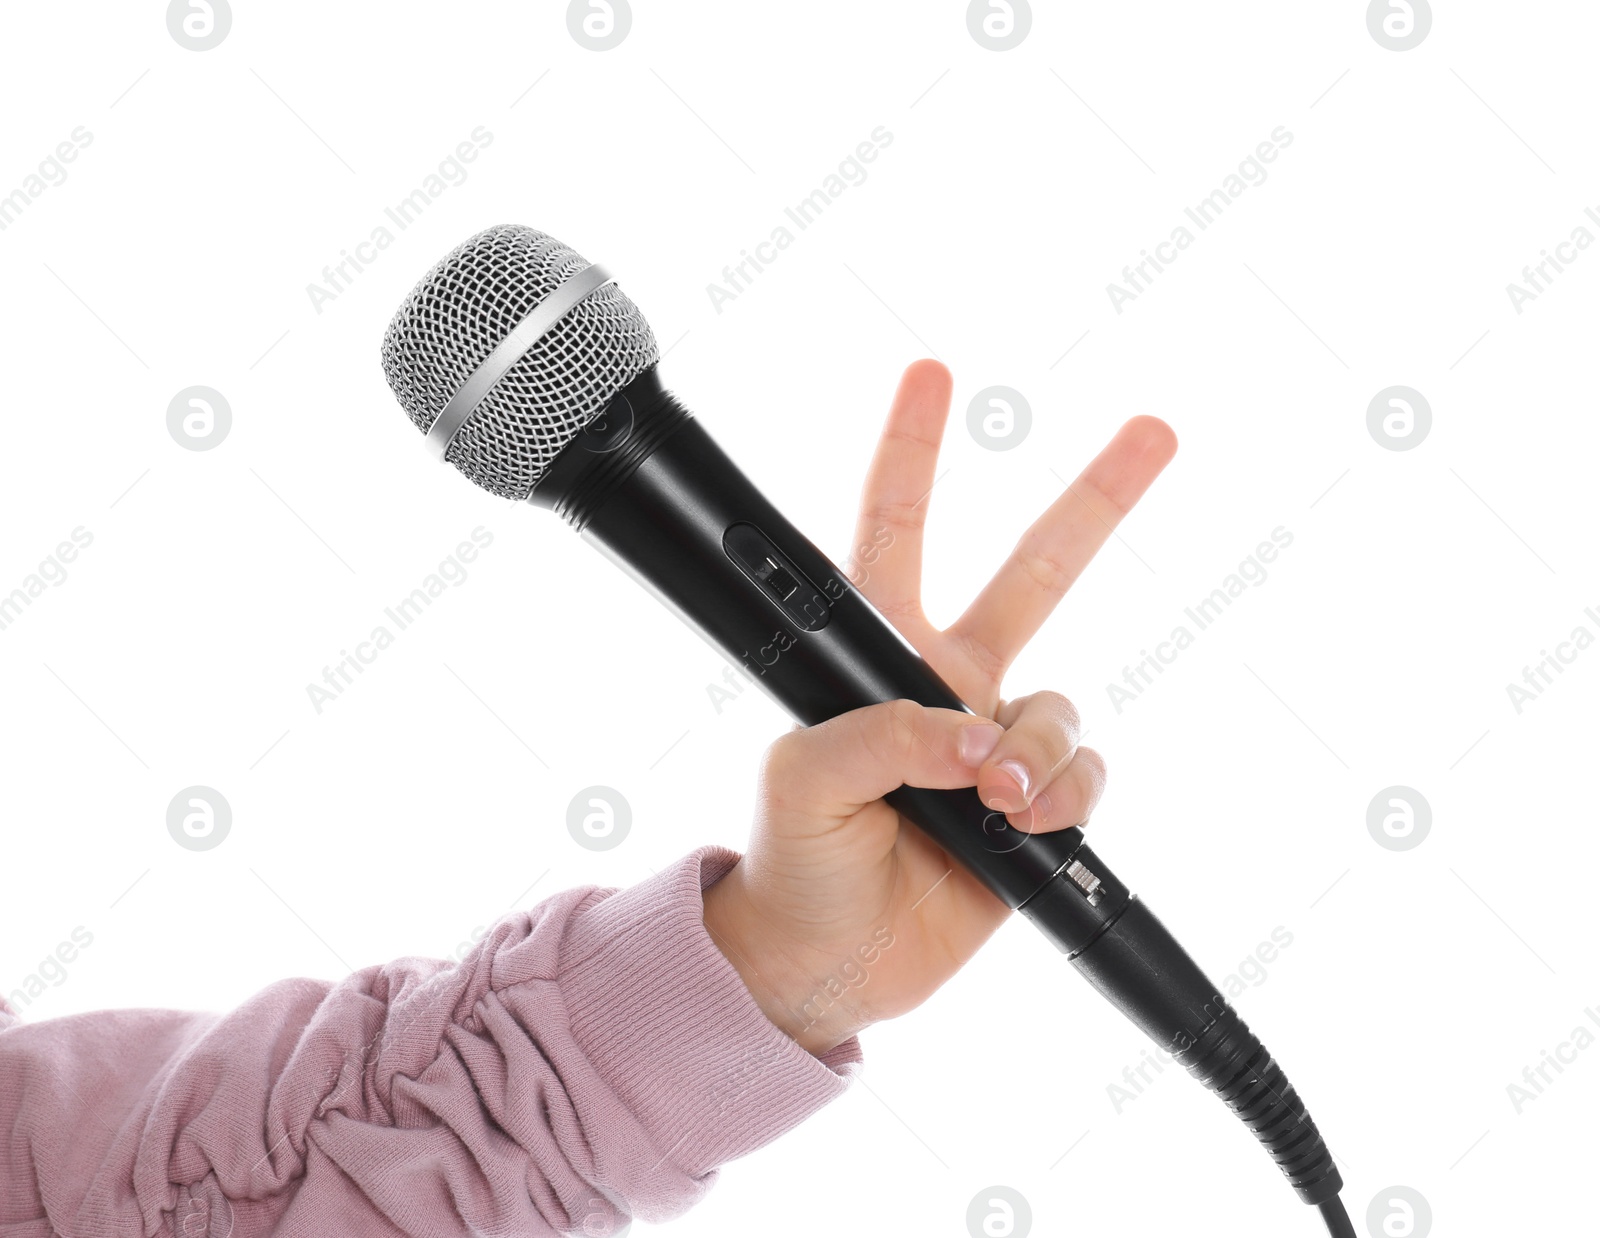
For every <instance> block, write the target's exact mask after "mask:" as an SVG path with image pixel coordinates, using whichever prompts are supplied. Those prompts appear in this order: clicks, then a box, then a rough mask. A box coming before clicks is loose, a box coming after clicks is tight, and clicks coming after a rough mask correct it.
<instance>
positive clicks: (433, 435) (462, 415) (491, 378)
mask: <svg viewBox="0 0 1600 1238" xmlns="http://www.w3.org/2000/svg"><path fill="white" fill-rule="evenodd" d="M614 282H615V280H614V278H613V277H612V275H611V274H610V272H608V271H607V270H606V269H605V268H604V267H602V266H601V265H600V264H599V263H592V264H590V265H589V266H586V267H584V268H583V270H581V271H579V272H578V273H577V274H576V275H571V276H569V277H568V278H567V279H566V280H565V281H564V282H563V283H562V284H561V285H560V286H559V287H558V288H557V289H556V290H555V291H554V292H552V293H551V294H550V295H549V296H547V297H546V298H545V299H544V300H543V301H540V302H539V304H538V305H536V306H534V307H533V312H532V313H530V314H529V315H528V316H527V317H526V318H524V319H523V320H522V321H521V322H519V323H518V324H517V325H516V327H515V328H514V329H513V330H512V332H511V334H510V335H508V336H506V338H505V339H503V340H501V341H500V343H499V344H498V345H497V346H496V347H495V350H494V351H493V352H491V353H490V354H489V355H488V356H487V357H485V358H484V359H483V364H482V365H480V366H478V368H477V369H475V370H474V371H472V373H471V374H469V375H468V376H467V381H466V382H464V383H462V384H461V386H460V387H459V388H457V389H456V393H455V395H453V396H451V397H450V402H449V403H448V404H446V405H445V406H444V410H443V411H442V412H441V413H440V414H439V415H438V416H437V417H436V418H434V421H433V425H432V426H430V427H429V428H428V446H429V447H430V448H431V449H432V450H433V453H434V454H435V455H436V456H437V457H438V458H439V459H440V460H443V459H444V457H445V452H447V451H448V450H449V449H450V440H451V439H453V438H455V436H456V432H457V431H459V430H460V429H461V427H462V426H463V425H464V424H466V420H467V418H468V417H470V416H472V411H473V409H475V408H477V407H478V405H479V404H481V403H482V402H483V398H484V397H485V396H486V395H488V394H489V392H490V390H491V389H492V388H493V387H494V385H495V384H496V383H497V382H499V381H500V380H501V379H502V378H504V377H505V375H506V371H507V370H509V369H510V368H511V367H512V366H513V365H515V364H516V363H517V362H518V361H519V360H520V359H521V358H522V354H523V353H525V352H527V351H528V349H530V348H532V347H533V346H534V345H535V344H536V343H538V342H539V340H540V339H541V338H542V337H543V336H544V335H546V334H547V333H548V332H549V330H550V328H551V327H553V326H555V325H556V323H557V322H558V321H559V320H560V318H561V316H562V315H563V314H565V313H566V312H567V311H568V310H570V309H571V308H572V307H573V306H575V305H577V304H578V302H579V301H581V300H583V299H584V298H585V297H586V296H588V295H589V294H590V293H591V292H596V291H598V290H599V289H601V288H604V287H605V286H606V285H607V284H610V283H614Z"/></svg>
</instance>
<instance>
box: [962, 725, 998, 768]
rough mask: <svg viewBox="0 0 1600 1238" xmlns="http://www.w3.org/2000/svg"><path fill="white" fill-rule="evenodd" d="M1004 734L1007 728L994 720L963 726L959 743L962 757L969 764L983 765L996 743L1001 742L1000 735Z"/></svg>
mask: <svg viewBox="0 0 1600 1238" xmlns="http://www.w3.org/2000/svg"><path fill="white" fill-rule="evenodd" d="M1004 734H1005V730H1004V729H1003V728H1002V727H1000V726H999V725H998V724H996V723H993V722H985V723H980V724H978V725H975V726H969V727H963V728H962V730H961V738H960V741H959V743H958V750H959V751H960V753H961V759H962V760H963V761H964V762H966V764H968V765H972V766H978V765H982V764H983V763H984V762H985V761H987V760H988V759H989V754H990V753H991V752H993V751H994V750H995V745H997V744H998V743H999V742H1000V737H1001V736H1002V735H1004Z"/></svg>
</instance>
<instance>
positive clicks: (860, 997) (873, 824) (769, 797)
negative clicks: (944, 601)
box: [706, 361, 1177, 1052]
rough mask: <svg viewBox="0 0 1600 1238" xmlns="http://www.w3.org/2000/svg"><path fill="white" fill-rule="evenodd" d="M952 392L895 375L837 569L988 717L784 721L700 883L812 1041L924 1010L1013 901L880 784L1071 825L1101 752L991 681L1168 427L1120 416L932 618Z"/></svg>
mask: <svg viewBox="0 0 1600 1238" xmlns="http://www.w3.org/2000/svg"><path fill="white" fill-rule="evenodd" d="M950 393H951V381H950V373H949V371H948V370H946V369H945V367H944V366H942V365H940V364H939V363H938V362H936V361H919V362H917V363H916V364H914V365H912V366H911V367H910V368H909V369H907V370H906V372H905V375H904V376H903V377H902V379H901V381H900V389H899V391H898V392H897V393H896V394H895V399H894V403H893V405H892V406H891V408H890V410H889V418H888V421H887V423H886V424H885V426H884V429H883V436H882V438H881V440H880V441H879V444H878V449H877V451H876V453H875V454H874V455H873V458H872V464H871V466H870V468H869V469H868V471H867V480H866V485H865V487H864V488H863V491H862V496H861V510H860V515H859V518H858V522H857V525H856V538H855V542H854V545H855V546H857V547H858V548H874V549H875V550H876V556H875V558H874V560H873V562H872V564H871V566H870V571H868V572H865V573H863V572H861V571H860V570H859V568H860V566H861V565H859V564H852V565H851V569H852V570H851V576H852V578H854V579H857V580H858V581H859V582H860V588H861V591H862V592H863V593H864V594H865V595H866V597H867V599H868V600H869V601H871V602H872V604H873V605H874V606H876V607H877V608H878V609H879V610H880V611H882V612H883V614H884V615H885V616H886V617H887V618H888V619H889V621H890V622H891V623H893V624H894V626H895V627H896V628H897V629H898V630H899V631H900V633H901V634H902V635H903V636H904V637H905V638H906V639H907V640H908V641H909V642H910V643H911V644H912V646H914V647H915V648H916V650H917V652H918V653H920V654H921V655H922V656H923V657H924V658H925V659H926V660H927V661H928V663H929V664H930V665H931V666H932V667H933V669H934V670H935V671H937V672H938V673H939V675H940V676H941V677H942V678H943V679H944V680H945V682H946V683H948V684H949V685H950V686H951V687H952V688H953V689H955V691H956V693H957V694H958V695H959V696H960V697H961V698H962V700H964V701H966V702H967V704H968V705H970V706H971V707H972V708H973V709H974V710H976V711H977V712H978V714H980V715H982V716H983V717H984V718H993V719H994V722H987V721H981V720H975V719H973V718H972V717H970V716H969V715H966V714H963V713H959V712H957V711H953V710H943V709H929V708H926V707H924V706H920V705H917V704H915V703H913V702H911V701H892V702H889V703H887V704H884V705H874V706H870V707H868V708H866V709H858V710H854V711H852V712H851V713H848V714H843V715H841V716H840V717H838V718H834V719H832V720H830V721H828V722H825V723H822V724H821V725H820V726H815V727H809V728H805V729H798V730H795V731H793V732H791V733H790V734H788V735H785V736H784V737H783V738H781V739H779V740H778V741H777V742H776V743H774V744H773V745H772V747H771V748H769V749H768V751H767V756H766V761H765V764H764V766H763V769H762V777H761V797H760V805H759V808H758V812H757V818H756V823H755V831H754V834H753V836H752V839H751V843H750V847H749V849H748V851H747V853H746V855H745V858H744V859H743V860H741V861H740V863H739V864H738V865H737V866H736V867H735V868H734V869H733V870H732V871H731V872H730V873H729V874H728V875H727V876H726V877H724V878H723V879H722V881H720V882H718V883H717V884H716V885H715V886H713V887H711V889H710V890H708V891H707V893H706V925H707V927H708V929H710V931H711V933H712V937H713V940H715V941H717V944H718V945H719V946H720V947H721V948H722V950H723V952H724V954H725V955H726V956H727V957H728V959H729V961H730V962H731V963H733V965H734V966H735V968H737V969H738V971H739V973H740V975H741V976H742V977H743V978H744V980H745V983H746V985H747V986H748V987H749V988H750V990H751V992H752V994H754V996H755V998H756V1000H757V1001H758V1002H759V1003H760V1004H761V1007H762V1009H763V1010H764V1011H765V1012H766V1014H767V1016H768V1017H769V1018H771V1019H772V1020H773V1022H774V1023H776V1024H777V1025H778V1026H779V1027H781V1028H783V1029H784V1030H785V1031H787V1032H789V1033H790V1034H791V1035H793V1036H794V1037H795V1038H796V1040H797V1041H799V1043H801V1044H802V1045H804V1046H805V1047H806V1048H808V1049H811V1050H812V1051H813V1052H820V1051H822V1050H825V1049H827V1048H830V1047H832V1046H833V1045H835V1044H838V1043H839V1042H840V1041H842V1040H844V1039H845V1038H846V1037H848V1036H849V1035H851V1034H853V1033H854V1032H855V1031H857V1030H859V1029H860V1028H862V1027H865V1026H866V1025H867V1024H869V1023H872V1022H875V1021H877V1020H879V1019H884V1018H892V1017H893V1016H895V1015H898V1014H902V1013H904V1012H905V1011H907V1010H910V1009H912V1008H913V1007H915V1006H917V1005H919V1004H920V1003H921V1002H923V1001H924V1000H926V999H927V997H928V996H929V995H930V994H932V993H933V991H934V990H935V989H937V988H938V987H939V986H940V985H941V984H943V983H944V981H945V980H947V979H949V977H950V976H951V975H953V974H954V973H955V972H956V971H957V970H958V969H959V968H960V967H961V965H962V964H964V963H965V962H966V961H967V960H968V959H969V958H971V957H972V955H973V954H974V953H975V952H976V951H977V949H978V947H979V946H980V945H982V944H983V942H984V941H985V940H986V939H987V938H988V937H989V935H990V934H991V933H993V932H994V930H995V929H996V928H998V927H999V925H1000V924H1001V923H1002V922H1003V921H1004V919H1005V917H1006V915H1007V914H1009V913H1008V911H1007V908H1006V907H1005V905H1004V904H1003V903H1001V902H1000V901H999V900H998V899H996V898H995V897H994V896H993V895H992V894H990V893H989V891H988V890H987V889H985V888H984V886H983V885H982V883H980V882H979V881H978V879H977V878H976V877H973V876H972V875H971V874H970V873H968V872H967V871H966V870H965V869H964V868H961V867H960V866H958V865H956V864H955V863H954V862H953V861H951V860H950V859H949V858H948V857H947V856H946V855H945V853H944V851H943V850H942V849H941V848H939V847H938V846H937V845H936V844H935V843H933V842H932V841H931V840H930V839H929V838H928V837H927V836H926V835H924V834H923V833H922V832H921V831H919V830H917V829H915V828H914V827H912V826H911V823H910V822H908V821H905V820H903V819H902V818H901V817H900V816H899V814H898V813H896V812H895V810H894V809H893V808H891V807H889V805H888V804H886V803H884V802H883V800H882V799H881V798H880V797H881V796H883V795H885V794H887V793H888V792H890V791H892V790H894V789H895V788H896V787H898V786H901V785H902V784H905V785H911V786H918V787H936V788H950V787H970V786H976V787H977V788H978V794H979V796H980V797H981V798H982V800H983V801H984V803H986V804H988V805H989V806H990V807H992V808H996V809H1000V810H1003V811H1005V812H1006V814H1007V819H1008V820H1009V821H1010V822H1011V823H1012V824H1013V825H1015V826H1016V827H1017V828H1018V829H1023V830H1035V831H1044V830H1058V829H1063V828H1065V827H1067V826H1070V825H1076V824H1080V823H1082V822H1083V821H1084V820H1085V819H1086V818H1087V817H1088V815H1089V813H1090V811H1091V810H1092V809H1093V807H1094V805H1095V802H1096V801H1097V800H1098V799H1099V797H1100V792H1101V790H1102V788H1103V787H1104V783H1105V764H1104V762H1103V761H1102V760H1101V759H1100V756H1099V754H1098V753H1096V752H1094V751H1093V750H1092V749H1089V748H1080V747H1079V746H1078V732H1079V723H1078V714H1077V710H1076V709H1074V708H1073V706H1072V703H1071V702H1070V701H1068V700H1067V699H1066V698H1065V697H1063V696H1060V695H1058V694H1056V693H1053V692H1039V693H1035V694H1033V695H1031V696H1025V697H1021V698H1019V699H1016V700H1011V701H1002V699H1001V695H1000V688H1001V682H1002V680H1003V678H1004V676H1005V672H1006V668H1007V667H1008V666H1010V664H1011V663H1012V662H1013V661H1014V660H1015V659H1016V657H1017V655H1018V654H1019V653H1020V652H1021V651H1022V649H1023V647H1024V646H1025V645H1027V643H1028V641H1030V640H1031V639H1032V638H1033V636H1034V634H1035V633H1037V632H1038V630H1039V629H1040V627H1041V626H1042V625H1043V624H1044V621H1045V620H1046V619H1047V618H1049V616H1050V613H1051V612H1052V611H1053V610H1054V609H1055V607H1056V605H1057V603H1059V602H1060V601H1061V599H1062V597H1064V596H1065V595H1066V592H1067V590H1068V589H1069V588H1070V587H1071V586H1072V584H1073V582H1074V581H1075V580H1077V578H1078V576H1079V575H1080V574H1081V573H1082V572H1083V570H1084V568H1086V567H1087V566H1088V565H1089V562H1090V560H1091V559H1093V558H1094V556H1095V554H1096V553H1097V552H1098V551H1099V549H1100V547H1101V546H1103V545H1104V544H1105V542H1106V539H1107V538H1108V537H1110V535H1111V532H1112V530H1113V529H1115V528H1116V526H1117V524H1118V523H1119V522H1120V521H1121V520H1122V518H1123V517H1124V516H1126V515H1127V514H1128V512H1129V511H1130V510H1131V509H1132V507H1133V505H1134V504H1135V503H1137V502H1138V500H1139V498H1140V496H1141V495H1143V494H1144V492H1145V490H1146V489H1147V488H1148V487H1149V485H1150V483H1151V482H1152V481H1154V480H1155V478H1156V475H1157V474H1159V473H1160V472H1161V470H1162V469H1163V468H1164V467H1166V465H1167V462H1168V461H1170V460H1171V459H1172V456H1173V453H1174V452H1175V451H1176V450H1177V439H1176V438H1175V437H1174V435H1173V433H1172V431H1171V429H1169V428H1168V427H1167V426H1166V425H1165V423H1163V422H1161V421H1158V420H1157V419H1155V418H1154V417H1136V418H1134V419H1133V420H1132V421H1129V422H1128V423H1127V424H1126V425H1124V426H1123V427H1122V429H1121V430H1119V431H1118V432H1117V434H1116V436H1115V437H1114V438H1113V439H1112V440H1111V442H1110V443H1109V444H1107V445H1106V447H1105V448H1104V450H1102V451H1101V452H1100V454H1099V455H1098V456H1096V457H1095V458H1094V459H1093V460H1092V461H1090V463H1089V464H1088V466H1087V467H1086V468H1085V469H1084V470H1083V472H1082V473H1080V474H1079V476H1078V478H1077V480H1076V481H1074V482H1073V483H1072V484H1071V485H1070V486H1069V487H1067V489H1066V491H1065V492H1063V493H1062V494H1061V496H1060V497H1059V498H1057V499H1056V501H1055V502H1054V503H1052V504H1051V505H1050V507H1049V508H1048V509H1047V510H1046V511H1045V512H1044V513H1043V514H1042V515H1041V516H1040V517H1039V518H1038V519H1037V520H1036V521H1034V523H1033V525H1032V526H1031V527H1030V528H1029V529H1028V531H1027V532H1026V533H1025V534H1023V536H1022V539H1021V540H1020V541H1019V542H1018V543H1017V545H1016V547H1015V548H1014V549H1013V550H1012V551H1011V553H1010V554H1009V555H1008V556H1007V557H1006V559H1005V561H1004V562H1003V563H1002V564H1001V566H1000V569H999V570H998V571H997V572H996V573H995V575H994V578H993V579H992V580H990V582H989V583H988V584H987V585H985V586H984V588H983V589H982V591H981V592H979V594H978V596H977V597H976V598H974V599H973V601H972V604H971V605H970V606H968V607H967V609H966V612H965V613H964V614H963V615H962V616H961V617H960V618H959V619H957V620H956V622H955V623H954V624H952V625H951V626H950V627H948V628H945V629H944V630H942V631H941V630H940V629H938V628H935V627H934V626H933V624H932V623H931V622H929V620H928V618H927V616H926V615H925V614H924V613H923V609H922V542H923V525H924V521H925V518H926V515H927V507H928V498H929V493H930V491H931V490H932V488H933V484H934V479H935V476H936V465H937V461H938V455H939V446H940V442H941V441H942V438H943V434H944V427H945V423H946V421H947V419H948V417H949V412H950ZM996 724H998V725H996ZM886 943H888V944H886ZM839 976H846V977H847V978H849V977H857V976H859V977H860V982H859V984H857V983H855V981H854V980H853V979H851V980H850V982H849V983H845V984H842V985H841V984H840V983H839V981H838V980H837V977H839ZM836 990H842V991H841V992H837V993H836V992H835V991H836Z"/></svg>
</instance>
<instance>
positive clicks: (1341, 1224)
mask: <svg viewBox="0 0 1600 1238" xmlns="http://www.w3.org/2000/svg"><path fill="white" fill-rule="evenodd" d="M1317 1207H1318V1208H1319V1209H1320V1210H1321V1212H1322V1219H1323V1221H1324V1222H1325V1223H1326V1224H1327V1226H1328V1233H1329V1234H1330V1235H1331V1236H1332V1238H1356V1227H1355V1226H1354V1225H1352V1224H1350V1214H1349V1213H1348V1212H1346V1211H1345V1210H1344V1204H1343V1203H1341V1202H1340V1200H1339V1197H1338V1196H1337V1195H1335V1196H1334V1197H1333V1198H1332V1199H1325V1200H1323V1201H1322V1202H1321V1203H1320V1204H1318V1205H1317Z"/></svg>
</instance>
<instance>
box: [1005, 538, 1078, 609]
mask: <svg viewBox="0 0 1600 1238" xmlns="http://www.w3.org/2000/svg"><path fill="white" fill-rule="evenodd" d="M1013 555H1014V558H1015V559H1016V564H1017V567H1018V568H1020V569H1021V570H1022V571H1023V572H1024V573H1025V574H1026V575H1027V577H1028V578H1029V579H1030V580H1032V581H1033V582H1034V583H1035V584H1036V585H1038V586H1039V587H1040V588H1041V589H1043V590H1044V591H1045V592H1046V593H1048V594H1051V595H1052V596H1056V597H1059V596H1060V595H1062V594H1064V593H1065V592H1066V591H1067V590H1068V589H1069V588H1070V587H1071V585H1072V582H1073V581H1074V580H1075V579H1076V578H1077V576H1076V573H1074V572H1073V571H1072V570H1071V569H1070V568H1068V567H1067V565H1066V564H1064V563H1062V562H1061V561H1060V560H1059V559H1057V558H1055V557H1054V556H1052V555H1051V554H1050V553H1049V552H1048V551H1046V550H1045V549H1044V548H1043V547H1041V546H1040V545H1039V544H1038V543H1036V542H1035V541H1033V539H1031V538H1024V539H1023V540H1022V541H1021V542H1020V543H1018V545H1017V548H1016V550H1015V551H1014V552H1013Z"/></svg>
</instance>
